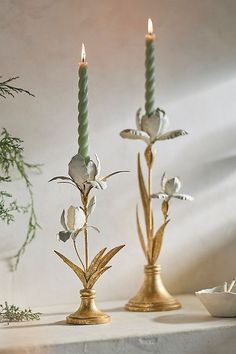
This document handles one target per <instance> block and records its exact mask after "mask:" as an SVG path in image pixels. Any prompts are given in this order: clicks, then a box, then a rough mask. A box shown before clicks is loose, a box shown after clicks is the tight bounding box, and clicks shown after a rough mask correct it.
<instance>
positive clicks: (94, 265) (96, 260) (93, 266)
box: [88, 247, 107, 276]
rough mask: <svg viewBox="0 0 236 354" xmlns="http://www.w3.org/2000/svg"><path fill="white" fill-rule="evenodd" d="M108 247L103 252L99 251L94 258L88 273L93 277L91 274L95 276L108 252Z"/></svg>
mask: <svg viewBox="0 0 236 354" xmlns="http://www.w3.org/2000/svg"><path fill="white" fill-rule="evenodd" d="M106 249H107V248H106V247H105V248H103V249H102V250H101V251H99V252H98V253H97V254H96V256H95V257H94V258H93V260H92V262H91V263H90V266H89V269H88V272H89V274H90V276H91V274H93V273H94V272H95V271H96V270H97V267H98V265H99V262H100V260H101V258H102V256H103V254H104V252H105V251H106Z"/></svg>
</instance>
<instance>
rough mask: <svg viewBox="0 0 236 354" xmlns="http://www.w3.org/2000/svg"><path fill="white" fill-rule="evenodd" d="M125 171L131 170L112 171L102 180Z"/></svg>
mask: <svg viewBox="0 0 236 354" xmlns="http://www.w3.org/2000/svg"><path fill="white" fill-rule="evenodd" d="M123 172H130V171H126V170H123V171H116V172H112V173H110V174H109V175H107V176H106V177H103V178H102V181H106V180H107V179H108V178H110V177H112V176H114V175H117V174H118V173H123Z"/></svg>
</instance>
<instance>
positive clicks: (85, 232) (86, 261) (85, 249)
mask: <svg viewBox="0 0 236 354" xmlns="http://www.w3.org/2000/svg"><path fill="white" fill-rule="evenodd" d="M82 202H83V207H84V214H85V224H84V253H85V270H86V272H87V271H88V268H89V254H88V209H87V204H88V194H86V195H84V196H83V198H82Z"/></svg>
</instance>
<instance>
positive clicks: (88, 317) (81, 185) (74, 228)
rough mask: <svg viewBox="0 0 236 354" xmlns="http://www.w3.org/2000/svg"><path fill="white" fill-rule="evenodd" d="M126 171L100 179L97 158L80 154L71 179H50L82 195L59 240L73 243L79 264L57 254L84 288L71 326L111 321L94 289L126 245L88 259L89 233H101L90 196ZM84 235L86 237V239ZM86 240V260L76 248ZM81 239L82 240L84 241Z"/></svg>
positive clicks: (71, 168) (71, 167)
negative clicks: (93, 221) (92, 220)
mask: <svg viewBox="0 0 236 354" xmlns="http://www.w3.org/2000/svg"><path fill="white" fill-rule="evenodd" d="M121 172H125V171H117V172H113V173H110V174H109V175H107V176H105V177H102V176H100V161H99V159H98V157H97V156H96V162H94V161H92V160H91V159H89V161H88V162H86V159H85V158H84V157H83V156H81V155H80V154H76V155H75V156H74V157H73V158H72V159H71V161H70V163H69V171H68V174H69V176H68V177H67V176H58V177H54V178H52V179H51V181H53V180H60V182H59V183H68V184H70V185H72V186H74V187H75V188H76V189H77V190H78V191H79V194H80V199H81V205H80V206H73V205H71V206H70V207H69V208H68V210H67V212H66V211H65V210H63V212H62V214H61V225H62V227H63V231H60V232H59V234H58V238H59V241H63V242H66V241H68V240H71V242H72V245H73V248H74V251H75V255H76V257H77V262H76V263H73V262H72V261H71V260H69V259H68V258H67V257H65V256H64V255H63V254H61V253H59V252H58V251H55V253H56V254H57V255H58V256H59V257H60V258H61V259H62V260H63V261H64V262H65V263H66V264H67V265H68V266H69V267H70V268H71V269H72V270H73V271H74V273H75V274H76V275H77V277H78V278H79V280H80V281H81V283H82V285H83V289H82V290H81V291H80V295H81V304H80V307H79V309H78V310H77V311H76V312H75V313H73V314H71V315H69V316H68V317H67V318H66V322H67V323H68V324H76V325H91V324H103V323H108V322H110V320H111V319H110V317H109V316H108V315H106V314H105V313H103V312H101V311H100V310H98V308H97V307H96V304H95V294H96V292H95V290H94V289H93V287H94V285H95V283H96V282H97V280H98V279H99V278H100V277H101V275H102V274H103V273H105V272H106V271H107V270H108V269H110V268H111V266H110V265H108V263H109V262H110V260H111V259H112V258H113V257H114V256H115V255H116V253H117V252H119V251H120V250H121V249H122V248H123V247H124V245H121V246H117V247H114V248H112V249H111V250H110V251H108V252H106V250H107V248H106V247H105V248H103V249H101V250H100V251H99V252H98V253H97V254H96V255H95V256H94V257H93V258H92V259H91V261H90V257H89V234H88V230H89V229H93V230H95V231H96V232H100V230H99V229H98V228H97V227H96V226H94V225H90V224H89V217H90V215H91V214H92V213H93V211H94V209H95V206H96V197H95V196H92V197H91V196H90V193H91V191H92V189H93V188H97V189H100V190H103V189H105V188H106V187H107V180H108V179H109V178H110V177H111V176H113V175H115V174H117V173H121ZM83 236H84V237H83ZM81 239H82V240H83V241H84V252H83V253H84V257H83V254H82V252H81V250H79V248H78V246H77V242H78V240H81ZM82 240H81V241H82Z"/></svg>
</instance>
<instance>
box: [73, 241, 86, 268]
mask: <svg viewBox="0 0 236 354" xmlns="http://www.w3.org/2000/svg"><path fill="white" fill-rule="evenodd" d="M73 244H74V249H75V253H76V254H77V257H78V258H79V261H80V263H81V265H82V267H83V270H84V271H85V267H84V263H83V261H82V258H81V257H80V255H79V252H78V249H77V247H76V242H75V240H73Z"/></svg>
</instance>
